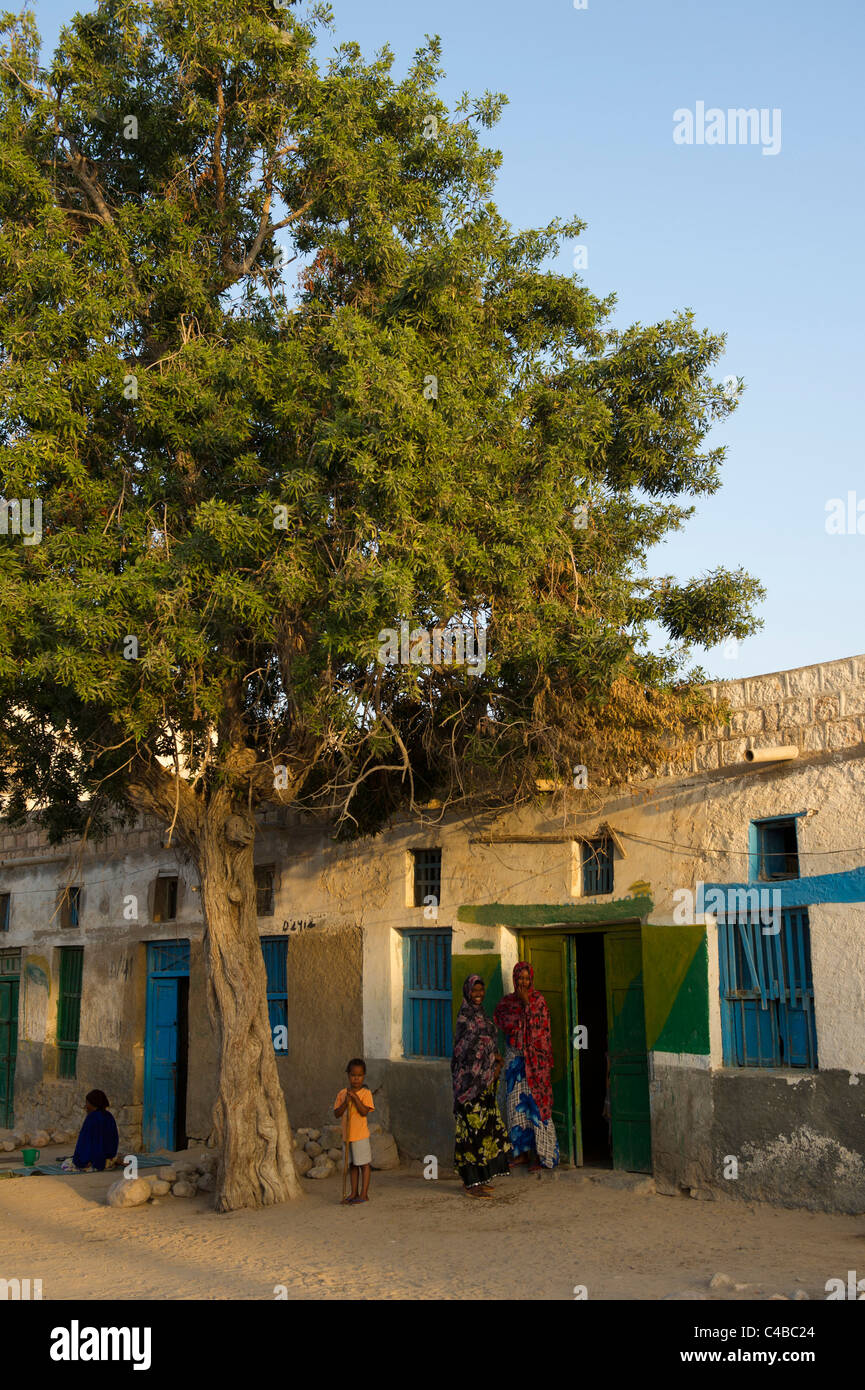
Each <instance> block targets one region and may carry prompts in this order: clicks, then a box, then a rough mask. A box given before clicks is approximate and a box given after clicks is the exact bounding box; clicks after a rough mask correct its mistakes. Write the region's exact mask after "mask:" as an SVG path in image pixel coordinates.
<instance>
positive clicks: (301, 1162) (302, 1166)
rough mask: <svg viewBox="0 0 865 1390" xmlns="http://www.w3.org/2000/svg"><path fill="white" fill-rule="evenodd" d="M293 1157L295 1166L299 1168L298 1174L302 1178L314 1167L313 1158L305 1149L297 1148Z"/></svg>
mask: <svg viewBox="0 0 865 1390" xmlns="http://www.w3.org/2000/svg"><path fill="white" fill-rule="evenodd" d="M292 1158H293V1159H294V1166H295V1168H296V1169H297V1172H298V1176H299V1177H301V1178H302V1177H303V1176H304V1174H305V1173H308V1172H309V1170H310V1168H311V1167H312V1159H311V1158H310V1156H309V1154H307V1153H304V1151H303V1149H295V1151H294V1153H293V1154H292Z"/></svg>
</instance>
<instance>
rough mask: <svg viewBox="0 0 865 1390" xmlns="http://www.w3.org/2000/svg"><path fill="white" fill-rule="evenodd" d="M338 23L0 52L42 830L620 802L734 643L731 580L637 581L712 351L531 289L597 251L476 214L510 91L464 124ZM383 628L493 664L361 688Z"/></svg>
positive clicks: (713, 338)
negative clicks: (206, 813) (324, 46)
mask: <svg viewBox="0 0 865 1390" xmlns="http://www.w3.org/2000/svg"><path fill="white" fill-rule="evenodd" d="M327 22H328V17H327V12H326V8H323V7H317V8H315V9H314V10H313V11H312V12H311V13H310V14H307V15H306V16H301V15H300V14H299V12H298V11H297V10H296V9H295V8H294V7H292V6H287V5H286V6H283V7H281V8H276V7H274V6H272V5H271V4H269V3H264V0H250V4H249V5H248V6H246V7H244V8H243V9H239V8H238V7H237V5H236V4H235V3H234V0H183V3H180V0H155V3H149V2H148V3H136V0H132V2H131V3H130V0H98V3H97V5H96V8H95V10H94V11H93V13H91V14H86V15H79V16H77V17H76V18H75V20H74V21H73V22H72V23H71V24H70V25H68V26H67V27H66V28H65V29H64V30H63V32H62V35H61V40H60V44H59V47H58V50H57V52H56V53H55V55H54V56H53V59H52V60H51V62H50V65H49V66H47V67H45V68H43V67H40V63H39V50H38V37H37V32H36V27H35V21H34V19H33V17H32V16H30V15H29V14H25V15H24V16H23V18H22V17H13V16H10V15H7V16H6V17H5V18H4V19H3V21H2V26H0V28H2V49H0V223H2V231H0V440H2V444H3V446H4V447H3V454H2V464H0V469H2V489H0V490H2V495H3V496H4V497H5V498H6V499H38V500H39V502H40V503H41V508H42V534H41V539H40V541H39V543H38V544H24V543H23V538H22V537H21V536H20V535H15V534H11V533H10V534H8V535H5V536H0V602H2V610H3V623H2V625H0V694H2V699H0V713H2V741H3V748H2V750H0V751H2V754H3V757H2V763H3V766H4V774H3V775H4V777H5V791H6V795H7V811H8V813H9V814H10V815H11V816H12V817H13V819H14V818H21V817H22V816H23V815H24V813H25V809H26V806H27V803H28V799H29V800H30V801H31V802H32V800H33V799H35V800H36V802H37V804H38V814H39V815H40V816H41V818H42V819H43V822H44V823H45V825H46V826H47V828H48V830H49V833H50V834H51V835H52V837H55V838H56V837H62V836H63V835H65V834H71V833H80V832H81V830H82V828H83V826H84V825H85V824H86V825H88V826H89V829H90V833H98V831H99V830H100V829H104V828H106V827H107V825H108V824H109V823H110V821H111V818H112V817H115V816H116V815H117V814H118V812H121V813H122V812H123V811H124V810H127V811H128V810H130V809H131V808H132V807H141V806H145V807H150V808H151V809H154V810H156V811H157V812H158V813H159V814H160V815H163V816H165V817H167V818H169V819H171V820H172V821H173V823H174V824H175V826H176V829H177V832H178V834H179V835H180V837H181V838H183V837H184V836H186V837H190V838H192V839H194V830H195V816H196V814H197V808H200V807H201V806H204V805H206V802H207V798H208V796H209V795H210V794H211V792H212V790H213V788H215V787H220V788H222V789H223V790H225V791H226V792H227V794H228V796H229V799H232V798H233V799H234V800H235V801H236V802H237V804H238V805H241V806H246V807H252V806H254V805H255V804H256V803H257V802H260V801H263V800H273V799H276V800H283V801H290V802H292V803H294V804H296V805H298V806H300V807H305V808H307V809H309V810H314V811H317V812H321V813H324V814H328V815H331V816H333V817H334V818H335V819H336V820H337V822H338V823H339V824H340V825H341V826H342V829H343V831H344V832H346V833H356V832H358V831H365V830H370V829H375V828H376V827H377V826H378V825H380V824H381V822H382V820H383V818H385V817H387V816H388V815H389V814H390V813H391V812H392V811H393V810H394V809H396V808H397V807H399V806H401V805H405V804H407V803H408V804H411V805H415V806H417V805H418V804H420V803H421V802H423V801H424V800H429V799H430V798H433V797H436V798H440V799H443V800H444V801H446V802H447V801H449V800H450V801H452V800H455V799H457V800H462V799H465V798H478V799H480V800H482V801H486V802H488V803H489V804H493V803H495V802H496V801H501V800H505V801H513V800H514V799H516V798H518V797H520V796H525V795H529V794H530V793H531V791H532V789H533V788H534V786H535V785H536V782H537V779H538V778H543V777H557V776H562V775H565V776H567V775H568V774H569V770H570V768H571V767H572V765H573V764H574V763H575V762H581V763H584V764H586V765H587V766H588V768H589V775H590V777H597V778H609V777H613V776H624V775H627V774H628V773H629V772H631V771H633V770H634V769H636V768H638V767H640V766H643V765H644V764H646V763H647V762H648V763H651V761H652V759H653V758H655V757H658V756H660V754H661V751H662V749H663V747H664V745H665V740H667V739H668V738H669V737H670V736H671V735H673V734H676V733H678V732H681V731H682V730H683V729H684V728H685V727H686V726H687V723H688V721H689V720H693V719H695V718H698V717H699V713H700V708H701V697H700V693H699V690H698V688H697V685H696V684H695V673H694V672H693V671H691V669H690V666H689V663H690V661H691V659H692V657H691V650H692V649H693V648H694V647H695V646H710V645H712V644H714V643H717V642H718V641H721V640H723V639H724V638H726V637H729V636H734V637H744V636H745V635H747V633H748V632H749V631H751V630H752V629H753V627H754V625H755V620H754V618H753V613H752V605H753V603H754V601H755V599H756V598H758V597H759V594H760V589H759V586H758V585H757V584H756V582H755V581H754V580H753V579H751V578H750V577H749V576H748V575H746V574H744V573H742V572H739V571H737V572H734V573H728V572H727V571H725V570H724V569H722V568H718V569H714V570H712V571H710V572H709V573H707V574H706V575H703V576H701V577H698V578H696V579H694V580H693V581H691V582H689V583H686V584H678V585H677V584H675V583H673V582H672V581H671V580H670V579H669V578H665V577H663V576H661V577H653V576H651V575H650V574H649V573H648V572H647V568H646V566H647V556H648V553H649V551H650V550H651V548H652V546H653V545H654V544H655V543H656V542H657V541H659V540H660V539H661V538H663V537H664V536H665V535H666V534H667V533H669V532H670V531H671V530H674V529H676V528H678V527H680V526H682V525H683V524H684V523H685V522H686V520H687V518H688V516H689V515H690V514H691V509H692V506H693V499H697V498H700V497H706V496H709V495H710V494H712V493H713V492H714V491H715V490H716V489H717V488H718V486H719V484H720V470H721V464H722V461H723V453H724V451H723V449H722V448H720V447H717V446H716V447H709V446H708V445H707V435H708V433H709V431H710V429H711V427H712V426H713V424H715V423H716V422H718V421H721V420H723V419H724V417H725V416H726V415H727V414H728V413H729V412H730V411H731V410H732V409H733V408H734V407H735V404H736V402H735V399H731V398H729V396H728V394H727V393H725V391H724V388H723V386H722V385H721V384H720V383H719V382H716V381H714V380H713V378H712V374H711V373H712V368H713V365H714V364H715V363H716V362H717V360H718V358H719V355H720V354H721V352H722V349H723V339H722V337H720V336H718V335H717V334H713V333H710V332H708V331H706V330H703V329H700V328H698V327H697V326H696V325H695V322H694V318H693V316H692V314H691V313H688V312H684V313H675V314H671V316H670V318H669V319H667V320H666V321H664V322H662V323H659V324H654V325H650V326H643V325H640V324H637V325H635V326H633V327H631V328H629V329H627V330H626V331H621V330H617V329H616V328H614V327H612V326H611V314H612V310H613V300H612V299H611V298H607V299H599V298H598V297H596V296H595V295H594V294H593V293H592V292H591V291H590V289H589V288H588V287H587V286H586V285H584V284H583V283H581V281H580V280H579V278H578V277H577V276H576V275H570V274H562V273H559V272H557V271H554V270H552V269H550V265H551V262H552V260H553V258H554V257H555V256H556V254H557V252H558V251H559V249H560V247H561V246H562V245H563V243H567V242H569V241H570V240H572V239H573V238H575V237H578V236H579V234H580V232H581V230H582V225H583V224H582V223H581V222H580V221H579V220H578V219H577V218H575V217H570V218H568V219H566V220H562V221H555V222H553V223H551V224H550V225H549V226H547V227H543V228H540V229H534V230H527V231H526V230H515V229H514V228H513V227H511V226H510V225H509V224H508V223H507V222H506V221H505V219H504V218H503V217H502V216H501V214H500V212H499V211H498V210H497V208H496V205H495V202H494V201H493V195H494V186H495V179H496V173H497V169H498V167H499V164H500V156H499V155H498V154H497V153H496V152H495V151H494V150H491V149H490V148H488V146H487V145H486V144H485V143H484V141H485V133H486V132H487V131H488V130H489V129H490V128H491V127H493V126H494V124H495V122H496V120H497V117H498V115H499V113H500V111H501V108H502V105H503V102H504V98H503V97H501V96H498V95H495V94H490V93H486V94H484V95H483V96H482V97H481V98H479V99H473V98H471V97H469V96H466V97H464V98H463V100H462V101H461V102H460V103H459V104H458V106H457V107H456V109H455V110H449V109H448V108H447V106H446V105H445V103H444V102H443V100H442V99H441V97H440V95H439V94H438V86H439V82H440V79H441V76H442V71H441V53H440V45H439V42H438V41H437V40H436V39H427V40H426V42H425V43H424V45H423V46H422V47H421V48H419V50H418V51H417V53H416V54H415V56H414V59H413V61H412V62H411V64H410V66H409V67H408V70H407V72H406V74H405V76H404V77H402V78H398V77H396V76H395V75H394V58H393V55H392V54H391V53H390V52H389V51H388V50H387V49H385V50H383V51H382V52H381V53H379V54H377V55H376V56H375V57H374V58H373V59H371V60H368V59H366V58H365V57H364V56H363V55H362V53H361V51H360V49H359V48H358V47H357V45H355V44H352V43H346V44H343V45H342V46H341V47H339V48H338V49H337V50H336V52H335V56H333V57H332V58H331V59H330V60H329V61H327V62H326V63H319V61H318V60H317V58H316V29H317V28H318V27H319V26H321V25H326V24H327ZM404 620H405V621H408V622H409V623H410V624H411V626H412V628H415V627H418V626H420V627H424V628H427V629H428V628H433V627H439V628H445V629H447V628H448V627H451V628H453V627H454V625H459V624H462V625H466V626H469V627H471V628H472V629H473V630H474V631H475V632H476V633H478V634H480V633H482V634H483V639H484V641H485V644H486V654H487V655H486V667H485V669H484V670H483V671H481V670H480V669H479V668H478V667H475V668H473V667H472V666H470V665H462V666H460V665H454V664H447V663H445V662H439V663H438V664H436V663H434V662H430V663H428V664H393V665H382V664H381V662H380V661H379V660H378V658H377V653H378V651H379V648H380V646H381V637H380V634H381V633H382V631H386V630H388V629H397V628H398V627H399V624H400V622H401V621H404ZM658 624H659V625H660V626H661V628H662V629H665V630H666V632H667V634H668V636H669V644H668V647H667V648H666V649H665V650H664V652H663V653H662V654H660V655H659V654H653V653H652V652H651V651H650V649H649V646H648V644H647V637H648V634H649V632H650V631H652V630H653V625H658ZM698 677H699V672H697V673H696V678H698ZM172 768H173V769H174V770H175V771H179V770H182V772H183V777H182V778H177V777H174V776H173V775H172ZM181 781H182V783H183V785H182V787H181V786H180V785H179V783H180V782H181Z"/></svg>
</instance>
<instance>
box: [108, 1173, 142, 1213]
mask: <svg viewBox="0 0 865 1390" xmlns="http://www.w3.org/2000/svg"><path fill="white" fill-rule="evenodd" d="M150 1197H151V1189H150V1183H149V1182H145V1181H144V1178H128V1179H127V1178H120V1179H119V1180H118V1181H117V1182H115V1183H112V1184H111V1186H110V1187H109V1189H108V1198H107V1200H108V1205H109V1206H110V1207H141V1206H143V1205H144V1203H145V1202H149V1201H150Z"/></svg>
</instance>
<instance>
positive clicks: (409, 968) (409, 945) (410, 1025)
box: [400, 927, 453, 1062]
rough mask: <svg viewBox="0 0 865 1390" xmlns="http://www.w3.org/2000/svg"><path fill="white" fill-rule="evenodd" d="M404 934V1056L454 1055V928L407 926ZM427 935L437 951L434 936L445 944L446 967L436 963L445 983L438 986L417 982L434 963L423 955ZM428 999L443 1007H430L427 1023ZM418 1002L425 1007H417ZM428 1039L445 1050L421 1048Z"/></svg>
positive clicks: (431, 1057) (431, 1058) (420, 1058)
mask: <svg viewBox="0 0 865 1390" xmlns="http://www.w3.org/2000/svg"><path fill="white" fill-rule="evenodd" d="M400 935H401V937H402V951H403V991H402V1042H403V1056H404V1057H405V1058H406V1059H407V1060H411V1061H424V1062H429V1061H441V1060H443V1059H446V1058H450V1056H451V1054H452V1052H453V931H452V929H451V928H450V927H434V928H432V929H430V928H426V927H405V928H403V929H402V930H401V931H400ZM424 938H427V939H428V940H429V941H430V944H431V945H433V950H434V951H435V949H436V948H435V945H434V944H433V942H432V940H431V939H432V938H439V939H440V940H441V943H442V950H443V956H442V961H441V966H442V967H443V969H442V970H441V971H440V969H439V962H438V961H435V963H434V964H433V970H434V974H435V978H436V980H438V979H439V977H440V975H442V976H443V983H442V984H441V985H440V986H437V987H432V988H431V987H429V986H423V985H421V984H419V983H417V979H418V976H421V977H422V973H423V966H424V965H426V969H427V974H429V966H430V964H431V961H430V956H429V954H428V955H427V958H426V961H425V962H424V961H422V959H421V956H420V951H421V949H422V946H421V943H422V941H423V939H424ZM425 1001H426V1002H429V1003H431V1004H433V1005H438V1006H439V1007H438V1008H433V1009H431V1010H430V1016H429V1017H428V1019H427V1021H426V1023H425V1022H424V1010H423V1007H422V1005H423V1003H424V1002H425ZM416 1005H420V1006H421V1007H419V1008H416V1007H415V1006H416ZM424 1040H426V1041H431V1042H435V1043H437V1044H440V1045H441V1048H442V1049H443V1050H441V1051H422V1050H420V1046H416V1044H419V1045H422V1043H423V1042H424Z"/></svg>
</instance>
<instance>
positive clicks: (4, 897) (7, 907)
mask: <svg viewBox="0 0 865 1390" xmlns="http://www.w3.org/2000/svg"><path fill="white" fill-rule="evenodd" d="M11 911H12V894H11V893H0V931H8V930H9V918H10V915H11Z"/></svg>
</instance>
